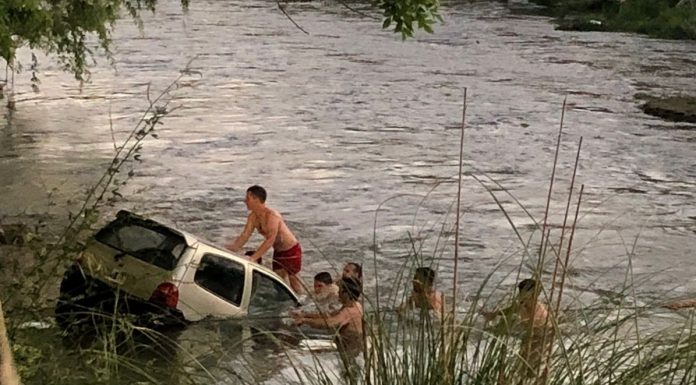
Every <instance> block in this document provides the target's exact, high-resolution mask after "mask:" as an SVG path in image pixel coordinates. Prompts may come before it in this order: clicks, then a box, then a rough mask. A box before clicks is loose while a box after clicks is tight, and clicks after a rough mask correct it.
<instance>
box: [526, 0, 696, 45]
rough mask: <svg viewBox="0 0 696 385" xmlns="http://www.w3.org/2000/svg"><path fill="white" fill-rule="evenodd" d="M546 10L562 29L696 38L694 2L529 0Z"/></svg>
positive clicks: (687, 0) (695, 7)
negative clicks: (555, 18)
mask: <svg viewBox="0 0 696 385" xmlns="http://www.w3.org/2000/svg"><path fill="white" fill-rule="evenodd" d="M530 1H531V2H533V3H536V4H538V5H542V6H545V7H547V12H548V13H549V14H550V15H552V16H555V17H557V22H558V27H559V29H563V30H577V31H612V32H634V33H640V34H646V35H649V36H652V37H657V38H664V39H696V2H695V1H693V0H530Z"/></svg>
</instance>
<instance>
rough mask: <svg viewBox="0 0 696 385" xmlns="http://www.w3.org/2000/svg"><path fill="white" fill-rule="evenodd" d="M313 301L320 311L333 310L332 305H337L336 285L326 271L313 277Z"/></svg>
mask: <svg viewBox="0 0 696 385" xmlns="http://www.w3.org/2000/svg"><path fill="white" fill-rule="evenodd" d="M314 301H315V302H316V304H317V307H319V309H322V310H324V309H328V310H335V309H334V305H336V304H338V303H339V298H338V285H336V284H335V283H334V282H333V278H331V274H329V273H328V272H326V271H323V272H321V273H319V274H317V275H315V276H314Z"/></svg>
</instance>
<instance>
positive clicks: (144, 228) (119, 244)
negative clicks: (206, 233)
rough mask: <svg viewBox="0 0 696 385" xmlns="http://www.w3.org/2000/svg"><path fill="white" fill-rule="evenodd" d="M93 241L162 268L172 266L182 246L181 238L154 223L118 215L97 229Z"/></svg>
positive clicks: (183, 245)
mask: <svg viewBox="0 0 696 385" xmlns="http://www.w3.org/2000/svg"><path fill="white" fill-rule="evenodd" d="M94 238H95V239H96V240H97V241H99V242H101V243H103V244H105V245H107V246H110V247H112V248H114V249H116V250H119V251H121V252H122V253H125V254H128V255H130V256H133V257H135V258H138V259H140V260H141V261H144V262H147V263H149V264H152V265H155V266H157V267H160V268H162V269H165V270H173V269H174V268H175V267H176V265H177V263H178V262H179V258H180V257H181V254H182V253H183V251H184V250H185V249H186V241H185V240H184V238H183V237H182V236H181V235H179V234H177V233H175V232H173V231H171V230H169V229H168V228H166V227H164V226H162V225H159V224H157V223H156V222H152V221H147V220H139V219H136V218H132V217H125V218H119V219H117V220H115V221H113V222H111V223H110V224H108V225H107V226H106V227H104V228H103V229H101V230H100V231H99V232H98V233H97V235H95V237H94Z"/></svg>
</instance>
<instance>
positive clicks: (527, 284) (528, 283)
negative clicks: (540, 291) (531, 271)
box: [517, 278, 537, 293]
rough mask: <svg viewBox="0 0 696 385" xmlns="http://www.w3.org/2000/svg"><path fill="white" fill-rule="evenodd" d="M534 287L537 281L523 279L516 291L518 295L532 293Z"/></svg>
mask: <svg viewBox="0 0 696 385" xmlns="http://www.w3.org/2000/svg"><path fill="white" fill-rule="evenodd" d="M536 287H537V281H535V280H533V279H531V278H527V279H523V280H521V281H520V283H518V284H517V289H518V290H519V291H520V293H522V292H529V291H532V290H534V289H536Z"/></svg>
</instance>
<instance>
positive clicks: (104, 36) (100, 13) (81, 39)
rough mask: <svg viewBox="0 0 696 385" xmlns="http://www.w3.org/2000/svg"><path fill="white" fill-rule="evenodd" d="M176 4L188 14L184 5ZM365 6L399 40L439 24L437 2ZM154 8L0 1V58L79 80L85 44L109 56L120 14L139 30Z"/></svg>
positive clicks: (143, 3) (106, 1)
mask: <svg viewBox="0 0 696 385" xmlns="http://www.w3.org/2000/svg"><path fill="white" fill-rule="evenodd" d="M180 1H181V6H182V8H183V9H184V10H186V9H188V5H189V0H180ZM279 4H280V3H279ZM370 4H372V6H374V7H376V8H378V9H380V10H381V11H382V15H383V25H382V27H383V28H384V29H389V28H390V27H392V28H393V31H394V32H396V33H401V36H402V37H403V38H404V39H405V38H407V37H411V36H413V32H414V30H416V29H422V30H424V31H427V32H432V31H433V29H432V26H433V24H434V23H435V22H436V21H442V18H441V17H440V15H439V14H438V6H439V1H438V0H371V1H370ZM156 5H157V0H50V1H49V0H0V57H2V58H3V59H4V60H5V61H6V62H7V63H10V65H13V64H14V60H15V52H16V51H17V49H18V48H20V47H23V46H29V47H30V48H32V49H36V50H40V51H43V52H45V53H47V54H49V55H54V56H56V57H57V58H58V60H59V61H60V63H62V64H63V66H64V69H65V70H66V71H68V72H70V73H72V74H74V75H75V77H76V78H77V79H78V80H83V79H84V78H85V77H86V76H88V75H89V70H88V59H90V58H91V57H92V55H93V53H94V52H93V48H94V47H93V46H91V45H89V44H88V38H89V37H90V36H95V37H96V38H97V41H98V43H99V47H100V48H101V49H103V50H104V51H105V52H106V54H107V56H108V55H110V53H111V52H110V50H109V47H110V45H111V31H112V29H113V26H114V23H115V22H116V20H117V19H118V18H119V17H120V16H121V15H122V13H123V12H126V13H127V14H129V15H130V16H131V17H132V18H133V19H134V20H135V21H136V23H138V25H140V26H142V22H141V20H140V13H141V12H142V11H154V10H155V6H156ZM282 9H283V8H282V7H281V10H282Z"/></svg>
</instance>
